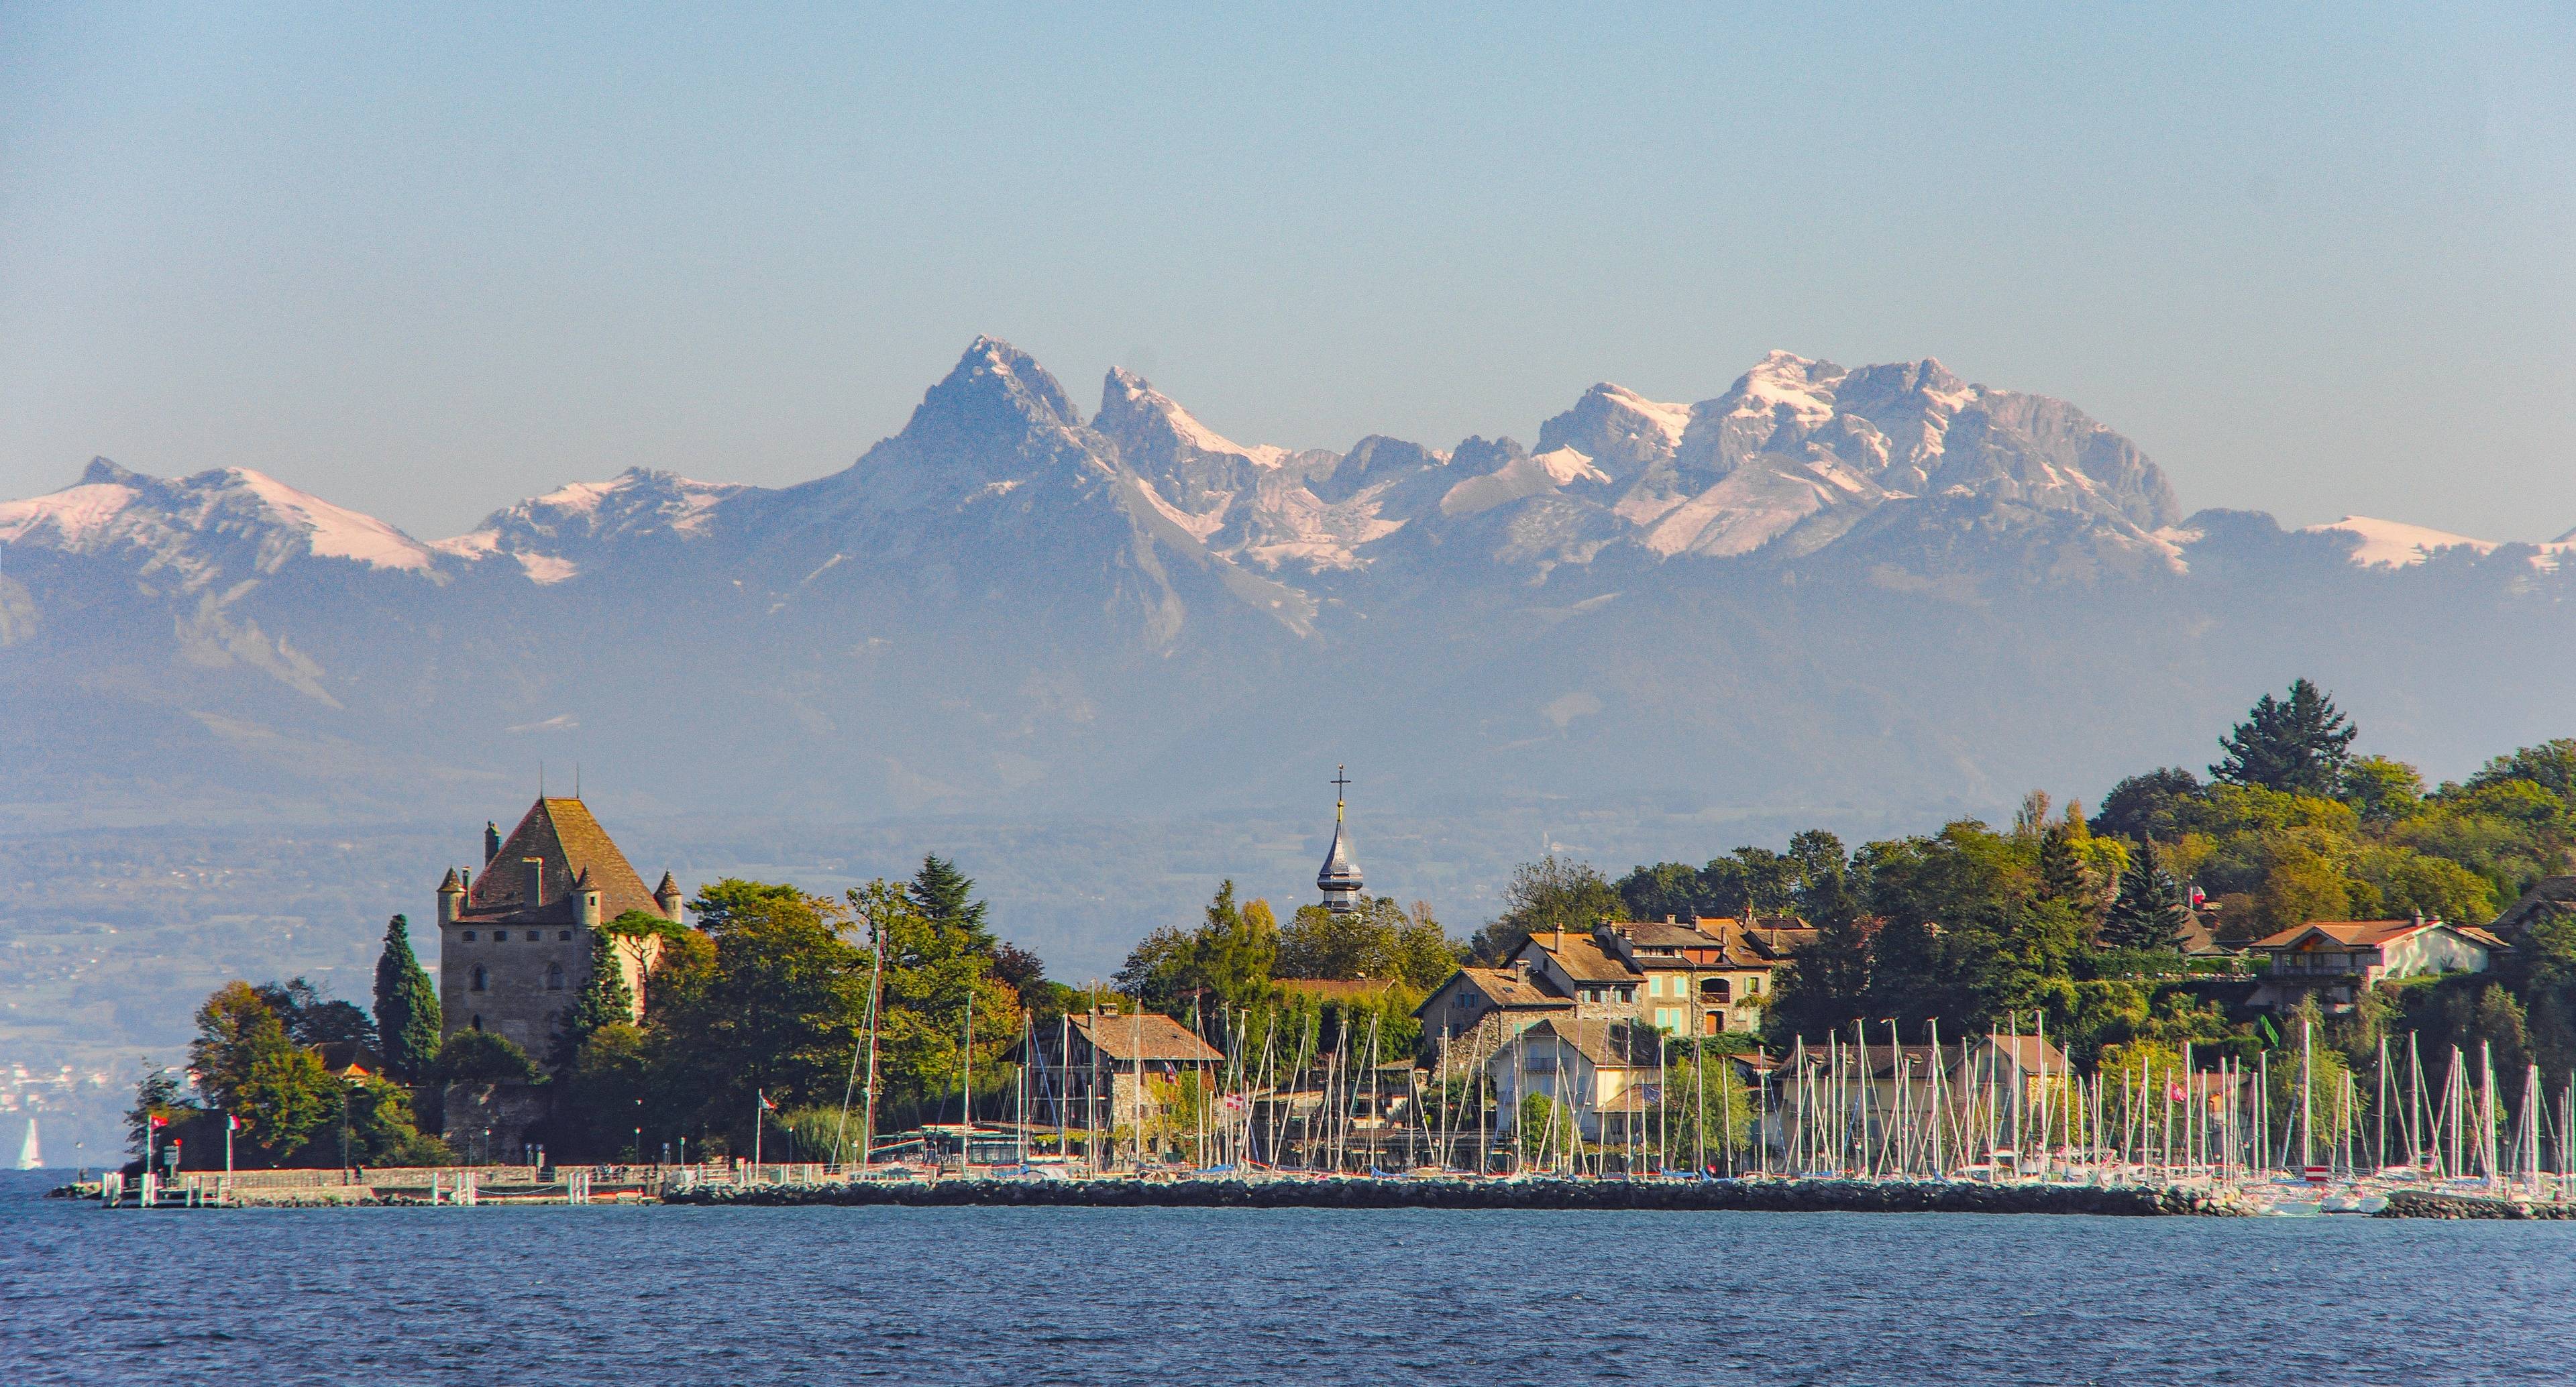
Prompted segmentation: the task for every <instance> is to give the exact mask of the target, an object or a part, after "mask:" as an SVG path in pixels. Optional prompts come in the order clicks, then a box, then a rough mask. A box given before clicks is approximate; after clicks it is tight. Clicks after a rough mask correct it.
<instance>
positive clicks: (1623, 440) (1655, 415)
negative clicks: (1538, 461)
mask: <svg viewBox="0 0 2576 1387" xmlns="http://www.w3.org/2000/svg"><path fill="white" fill-rule="evenodd" d="M1690 421H1691V407H1690V406H1689V405H1686V404H1667V403H1665V402H1663V401H1661V400H1650V399H1647V398H1646V397H1645V396H1643V395H1640V394H1638V393H1637V392H1636V391H1634V390H1630V389H1629V388H1627V387H1626V386H1624V385H1613V384H1611V383H1610V382H1608V381H1603V382H1601V383H1600V384H1598V385H1595V386H1593V387H1592V388H1591V389H1589V390H1586V391H1584V392H1583V398H1581V399H1579V400H1576V401H1575V402H1574V407H1573V408H1571V409H1568V410H1567V411H1565V412H1564V413H1563V414H1559V415H1557V416H1556V417H1554V418H1552V419H1550V420H1548V421H1547V422H1546V423H1544V424H1541V425H1539V430H1538V450H1539V451H1540V452H1542V453H1546V452H1553V451H1555V450H1556V449H1559V448H1572V449H1574V450H1576V451H1578V452H1580V453H1582V454H1583V455H1585V456H1586V457H1589V458H1591V459H1592V460H1593V462H1594V463H1595V464H1597V465H1599V466H1600V467H1601V469H1602V470H1603V471H1605V472H1607V473H1609V474H1610V475H1611V476H1613V477H1622V478H1624V477H1628V476H1632V475H1634V474H1636V473H1638V472H1642V471H1644V470H1645V469H1647V468H1649V467H1652V466H1654V465H1655V464H1656V463H1659V462H1662V461H1663V460H1665V459H1666V458H1669V457H1671V456H1672V455H1673V451H1674V450H1675V449H1676V448H1679V447H1680V446H1681V441H1682V435H1683V434H1684V433H1686V432H1688V431H1689V429H1690Z"/></svg>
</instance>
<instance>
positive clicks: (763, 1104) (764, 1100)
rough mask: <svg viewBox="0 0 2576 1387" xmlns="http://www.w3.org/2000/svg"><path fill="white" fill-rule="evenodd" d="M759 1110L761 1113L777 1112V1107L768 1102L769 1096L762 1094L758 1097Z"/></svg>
mask: <svg viewBox="0 0 2576 1387" xmlns="http://www.w3.org/2000/svg"><path fill="white" fill-rule="evenodd" d="M760 1110H761V1111H762V1112H776V1111H778V1105H777V1104H776V1103H773V1102H770V1101H769V1095H768V1094H767V1093H765V1092H764V1093H762V1094H761V1095H760Z"/></svg>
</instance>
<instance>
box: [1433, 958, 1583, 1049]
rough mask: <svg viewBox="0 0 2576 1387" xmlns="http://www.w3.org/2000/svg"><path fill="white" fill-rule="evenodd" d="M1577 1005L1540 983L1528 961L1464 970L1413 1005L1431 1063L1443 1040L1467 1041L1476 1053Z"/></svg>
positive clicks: (1454, 974)
mask: <svg viewBox="0 0 2576 1387" xmlns="http://www.w3.org/2000/svg"><path fill="white" fill-rule="evenodd" d="M1573 1009H1574V1002H1573V1000H1572V999H1571V998H1568V997H1565V996H1563V995H1561V994H1559V993H1555V992H1551V991H1549V990H1548V989H1546V988H1544V987H1542V986H1540V985H1539V983H1538V980H1537V979H1536V978H1535V977H1533V976H1532V975H1531V972H1530V968H1529V965H1527V964H1518V963H1516V964H1514V965H1512V966H1511V967H1509V968H1477V967H1466V968H1461V969H1459V970H1458V971H1457V972H1455V973H1452V974H1450V975H1449V978H1448V981H1446V982H1443V983H1441V984H1440V986H1439V987H1437V988H1434V989H1433V990H1432V993H1431V995H1430V996H1428V997H1425V998H1423V999H1422V1005H1420V1006H1418V1007H1415V1008H1414V1009H1413V1015H1414V1019H1415V1020H1418V1021H1420V1022H1421V1023H1422V1051H1423V1055H1424V1057H1425V1059H1426V1061H1428V1060H1430V1059H1433V1058H1436V1057H1437V1056H1438V1055H1439V1053H1440V1047H1441V1045H1442V1043H1443V1042H1444V1041H1464V1042H1467V1044H1468V1046H1469V1048H1470V1049H1471V1050H1472V1051H1473V1052H1474V1053H1476V1054H1483V1053H1485V1052H1487V1051H1490V1050H1491V1049H1492V1048H1493V1047H1495V1046H1497V1045H1500V1044H1502V1043H1504V1042H1505V1041H1508V1040H1510V1039H1511V1038H1512V1037H1513V1036H1516V1035H1518V1034H1520V1033H1521V1032H1522V1031H1524V1030H1527V1029H1529V1028H1530V1027H1531V1026H1534V1025H1537V1024H1538V1023H1539V1022H1541V1021H1544V1020H1546V1019H1547V1018H1548V1017H1549V1016H1550V1015H1553V1014H1555V1013H1559V1012H1569V1011H1572V1010H1573Z"/></svg>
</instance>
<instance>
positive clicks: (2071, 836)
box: [2039, 813, 2102, 919]
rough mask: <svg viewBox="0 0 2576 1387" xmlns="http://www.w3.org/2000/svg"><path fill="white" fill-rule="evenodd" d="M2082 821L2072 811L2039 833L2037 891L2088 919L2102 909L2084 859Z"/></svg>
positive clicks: (2100, 899) (2042, 896)
mask: <svg viewBox="0 0 2576 1387" xmlns="http://www.w3.org/2000/svg"><path fill="white" fill-rule="evenodd" d="M2083 829H2084V821H2083V820H2082V819H2080V818H2076V817H2075V816H2074V815H2073V814H2072V813H2070V814H2069V815H2068V816H2067V819H2066V821H2065V822H2064V823H2056V824H2050V825H2049V826H2048V827H2047V828H2045V829H2042V830H2041V831H2040V835H2039V894H2040V898H2041V899H2043V900H2052V901H2063V902H2064V903H2065V904H2066V905H2067V906H2068V907H2069V908H2071V909H2073V910H2074V911H2075V912H2076V913H2077V914H2079V915H2082V916H2084V917H2085V918H2087V919H2092V918H2095V917H2098V916H2099V915H2100V914H2101V913H2102V893H2101V890H2100V888H2099V887H2097V886H2095V885H2094V882H2093V872H2092V868H2091V867H2090V866H2089V865H2088V864H2087V863H2086V862H2085V859H2084V840H2085V838H2087V837H2089V836H2090V835H2088V834H2086V833H2085V832H2084V831H2083Z"/></svg>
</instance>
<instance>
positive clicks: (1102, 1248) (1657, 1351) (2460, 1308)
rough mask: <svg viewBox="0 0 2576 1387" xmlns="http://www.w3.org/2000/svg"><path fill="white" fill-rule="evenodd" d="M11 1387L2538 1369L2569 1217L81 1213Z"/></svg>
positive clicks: (35, 1229) (2098, 1377) (23, 1308)
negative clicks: (56, 1386) (2539, 1220)
mask: <svg viewBox="0 0 2576 1387" xmlns="http://www.w3.org/2000/svg"><path fill="white" fill-rule="evenodd" d="M59 1178H60V1177H59V1175H54V1176H30V1175H21V1174H7V1175H0V1383H8V1384H12V1387H32V1384H40V1383H131V1382H143V1381H152V1382H203V1383H226V1384H251V1383H272V1382H276V1383H288V1382H316V1383H320V1382H328V1383H343V1382H366V1383H411V1382H487V1381H488V1382H513V1383H516V1382H526V1383H542V1384H565V1383H594V1382H595V1383H617V1384H630V1385H632V1384H662V1383H735V1382H745V1383H768V1382H837V1381H848V1380H861V1379H892V1380H898V1381H906V1382H942V1383H986V1382H991V1383H1028V1382H1059V1381H1061V1382H1113V1381H1148V1380H1152V1381H1161V1382H1171V1383H1233V1382H1297V1383H1342V1382H1389V1381H1399V1382H1474V1383H1517V1382H1540V1383H1573V1382H1592V1381H1623V1382H1645V1383H1737V1382H1743V1383H1763V1384H1783V1383H1802V1382H1817V1383H1850V1382H1870V1383H1917V1382H1921V1383H1935V1382H1937V1383H2021V1382H2028V1383H2093V1382H2099V1383H2171V1382H2247V1383H2264V1384H2278V1383H2306V1382H2373V1383H2450V1382H2515V1383H2525V1382H2565V1381H2569V1380H2571V1379H2576V1225H2571V1224H2505V1223H2430V1222H2399V1221H2389V1220H2378V1219H2322V1220H2321V1219H2309V1220H2280V1219H2275V1220H2246V1219H2179V1218H2175V1219H2134V1220H2122V1219H2078V1218H2050V1217H2028V1216H2025V1217H2018V1218H2012V1217H1978V1216H1967V1215H1919V1216H1918V1215H1868V1214H1840V1215H1788V1214H1658V1213H1568V1212H1443V1211H1428V1210H1414V1211H1383V1212H1381V1211H1352V1212H1339V1211H1318V1210H1276V1211H1253V1210H1184V1209H1110V1210H1081V1209H918V1210H916V1209H676V1208H660V1207H649V1208H631V1207H630V1208H614V1207H599V1206H593V1207H588V1208H580V1209H565V1208H556V1209H498V1208H482V1209H361V1210H338V1211H288V1210H236V1211H202V1212H196V1213H188V1212H179V1211H170V1212H156V1213H142V1212H140V1211H131V1210H129V1211H124V1212H117V1213H108V1212H102V1211H100V1210H99V1209H97V1208H96V1207H95V1206H92V1205H88V1204H74V1203H69V1202H66V1201H59V1200H43V1199H39V1198H37V1197H36V1196H37V1194H38V1192H39V1191H40V1190H42V1189H43V1188H44V1187H45V1186H47V1185H49V1184H52V1183H56V1182H58V1181H59Z"/></svg>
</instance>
